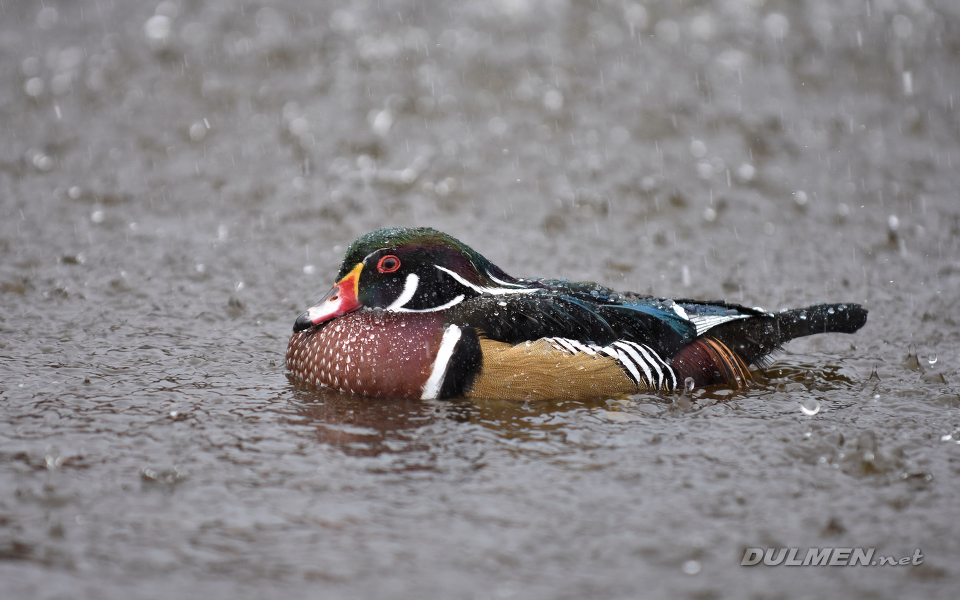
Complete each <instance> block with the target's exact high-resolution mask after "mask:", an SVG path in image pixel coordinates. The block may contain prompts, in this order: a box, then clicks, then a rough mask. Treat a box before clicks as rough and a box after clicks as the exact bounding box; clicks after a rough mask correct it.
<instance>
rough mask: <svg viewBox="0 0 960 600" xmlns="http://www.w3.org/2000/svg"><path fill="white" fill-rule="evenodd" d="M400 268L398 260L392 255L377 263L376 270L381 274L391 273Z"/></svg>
mask: <svg viewBox="0 0 960 600" xmlns="http://www.w3.org/2000/svg"><path fill="white" fill-rule="evenodd" d="M399 268H400V259H399V258H397V257H396V256H394V255H392V254H388V255H386V256H384V257H383V258H381V259H380V262H378V263H377V270H378V271H380V272H381V273H393V272H394V271H396V270H397V269H399Z"/></svg>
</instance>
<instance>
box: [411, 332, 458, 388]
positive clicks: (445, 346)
mask: <svg viewBox="0 0 960 600" xmlns="http://www.w3.org/2000/svg"><path fill="white" fill-rule="evenodd" d="M461 333H462V332H461V331H460V328H459V327H457V326H456V325H451V326H449V327H447V328H446V330H444V332H443V338H441V340H440V349H439V350H437V358H436V360H435V361H434V362H433V371H431V372H430V378H429V379H427V383H425V384H424V385H423V395H421V396H420V399H421V400H434V399H436V397H437V396H438V395H439V394H440V386H442V385H443V380H444V378H445V376H446V374H447V367H448V366H449V364H450V359H451V358H453V351H454V350H455V349H456V347H457V342H459V341H460V335H461Z"/></svg>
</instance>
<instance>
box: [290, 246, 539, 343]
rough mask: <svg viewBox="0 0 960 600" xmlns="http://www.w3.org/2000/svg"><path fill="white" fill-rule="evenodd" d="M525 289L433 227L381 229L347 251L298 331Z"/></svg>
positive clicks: (297, 326) (299, 320)
mask: <svg viewBox="0 0 960 600" xmlns="http://www.w3.org/2000/svg"><path fill="white" fill-rule="evenodd" d="M523 287H524V286H523V285H521V284H520V283H518V282H517V280H516V279H514V278H513V277H511V276H509V275H507V274H506V273H504V272H503V271H502V270H501V269H500V268H499V267H497V266H496V265H494V264H493V263H491V262H490V261H489V260H487V259H486V258H484V257H483V256H481V255H480V254H479V253H477V252H476V251H474V250H473V249H472V248H470V247H469V246H467V245H466V244H464V243H462V242H460V241H459V240H457V239H455V238H453V237H451V236H449V235H447V234H445V233H442V232H440V231H437V230H435V229H430V228H429V227H416V228H403V227H393V228H389V229H378V230H376V231H372V232H370V233H368V234H366V235H364V236H361V237H360V238H359V239H357V240H356V241H355V242H353V243H352V244H350V247H349V248H347V253H346V255H345V256H344V258H343V264H341V265H340V274H339V275H338V276H337V283H336V285H334V286H333V289H332V290H330V292H329V293H328V294H327V295H326V296H324V297H323V298H322V299H321V300H320V301H319V302H318V303H317V304H316V305H314V306H313V307H312V308H310V310H308V311H307V312H305V313H303V314H302V315H300V317H299V318H297V321H296V323H295V324H294V326H293V330H294V332H298V331H303V330H305V329H309V328H310V327H313V326H314V325H319V324H320V323H324V322H326V321H329V320H331V319H335V318H337V317H340V316H342V315H345V314H347V313H350V312H353V311H355V310H358V309H361V308H379V309H383V310H388V311H394V312H435V311H442V310H446V309H448V308H452V307H454V306H456V305H457V304H460V303H461V302H463V301H464V300H465V299H467V298H470V297H475V296H480V295H483V294H494V295H496V294H498V293H501V294H502V293H517V292H518V291H520V290H521V289H523Z"/></svg>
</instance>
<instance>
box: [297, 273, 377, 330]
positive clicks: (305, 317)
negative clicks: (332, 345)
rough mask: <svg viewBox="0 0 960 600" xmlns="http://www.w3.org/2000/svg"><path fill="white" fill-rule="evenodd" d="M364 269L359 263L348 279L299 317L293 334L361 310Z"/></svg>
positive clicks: (343, 280) (338, 283)
mask: <svg viewBox="0 0 960 600" xmlns="http://www.w3.org/2000/svg"><path fill="white" fill-rule="evenodd" d="M362 269H363V263H359V264H358V265H357V266H355V267H354V268H353V270H352V271H350V272H349V273H347V275H346V277H344V278H343V279H341V280H340V281H338V282H337V285H335V286H333V289H332V290H330V291H329V292H327V295H326V296H324V297H323V298H322V299H321V300H320V302H317V303H316V304H314V305H313V306H312V307H310V310H308V311H307V312H305V313H303V314H302V315H300V316H299V317H297V321H296V322H295V323H294V324H293V332H294V333H297V332H299V331H303V330H304V329H310V328H311V327H313V326H314V325H319V324H320V323H323V322H326V321H329V320H330V319H336V318H337V317H339V316H342V315H345V314H347V313H350V312H353V311H355V310H357V309H358V308H360V306H361V304H360V300H358V299H357V282H358V281H359V280H360V271H361V270H362Z"/></svg>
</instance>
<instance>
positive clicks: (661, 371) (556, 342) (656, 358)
mask: <svg viewBox="0 0 960 600" xmlns="http://www.w3.org/2000/svg"><path fill="white" fill-rule="evenodd" d="M545 341H547V342H549V343H550V344H551V345H552V346H553V347H554V348H556V349H557V350H560V351H561V352H569V353H570V354H580V353H583V354H588V355H590V356H596V355H598V354H603V355H606V356H609V357H610V358H612V359H614V360H616V361H617V362H618V363H620V365H621V366H622V367H623V369H624V372H625V373H626V374H627V376H629V377H630V379H632V380H633V382H634V383H636V384H637V386H639V387H646V388H652V389H657V390H663V391H670V390H675V389H677V373H676V371H674V369H673V367H671V366H670V365H669V364H667V363H666V362H665V361H664V360H663V359H662V358H660V355H659V354H657V353H656V352H655V351H654V350H653V348H651V347H650V346H647V345H646V344H638V343H636V342H628V341H625V340H619V341H616V342H613V343H612V344H609V345H607V346H597V345H595V344H584V343H583V342H578V341H577V340H571V339H568V338H561V337H549V338H545Z"/></svg>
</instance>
